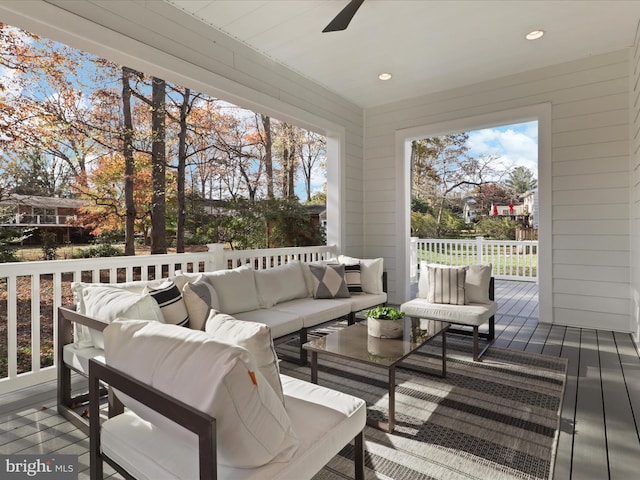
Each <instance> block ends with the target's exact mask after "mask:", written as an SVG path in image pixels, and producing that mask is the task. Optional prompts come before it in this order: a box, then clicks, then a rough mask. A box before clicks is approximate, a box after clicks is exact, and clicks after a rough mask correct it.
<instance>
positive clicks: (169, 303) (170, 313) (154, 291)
mask: <svg viewBox="0 0 640 480" xmlns="http://www.w3.org/2000/svg"><path fill="white" fill-rule="evenodd" d="M147 291H148V293H149V295H150V296H151V298H153V299H154V300H155V301H156V302H158V306H160V311H161V312H162V316H163V317H164V321H165V323H173V324H174V325H180V326H182V327H188V326H189V314H188V313H187V307H186V306H185V304H184V300H183V299H182V294H181V293H180V290H179V289H178V286H177V285H176V284H175V283H173V281H171V280H169V281H167V282H165V283H163V284H162V285H160V286H158V287H147Z"/></svg>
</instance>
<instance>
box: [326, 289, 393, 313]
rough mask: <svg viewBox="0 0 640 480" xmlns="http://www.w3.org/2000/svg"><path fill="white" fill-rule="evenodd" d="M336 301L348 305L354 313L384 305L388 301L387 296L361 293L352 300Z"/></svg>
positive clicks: (340, 299) (337, 299) (353, 296)
mask: <svg viewBox="0 0 640 480" xmlns="http://www.w3.org/2000/svg"><path fill="white" fill-rule="evenodd" d="M334 301H336V302H344V303H347V304H349V305H350V308H351V311H352V312H359V311H361V310H366V309H369V308H372V307H374V306H376V305H382V304H383V303H385V302H386V301H387V294H386V293H379V294H375V293H361V294H359V295H352V296H351V298H336V299H334Z"/></svg>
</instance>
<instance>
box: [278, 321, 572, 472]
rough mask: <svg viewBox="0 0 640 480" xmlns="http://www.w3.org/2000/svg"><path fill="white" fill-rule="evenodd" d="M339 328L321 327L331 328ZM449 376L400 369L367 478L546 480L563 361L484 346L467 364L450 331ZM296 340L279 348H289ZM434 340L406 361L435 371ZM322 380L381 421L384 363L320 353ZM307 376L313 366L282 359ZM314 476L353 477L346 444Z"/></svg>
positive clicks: (368, 436) (466, 346)
mask: <svg viewBox="0 0 640 480" xmlns="http://www.w3.org/2000/svg"><path fill="white" fill-rule="evenodd" d="M340 326H341V325H340V324H336V325H334V326H331V327H329V328H327V329H323V330H324V331H321V332H320V333H327V332H328V331H330V330H331V329H333V328H340ZM447 340H448V342H447V347H448V355H447V360H448V362H447V378H444V379H443V378H439V377H435V376H430V375H423V374H420V373H416V372H413V371H408V370H402V369H398V370H397V371H396V382H397V387H396V429H395V431H394V432H393V433H392V434H387V433H385V432H382V431H380V430H377V429H374V428H371V427H368V426H367V427H366V430H365V449H366V457H365V458H366V469H367V470H366V475H367V478H368V479H373V478H376V479H395V480H401V479H402V480H405V479H406V480H421V479H465V478H468V479H482V480H488V479H491V480H496V479H545V480H546V479H550V478H551V477H552V475H553V461H554V458H555V449H556V444H557V437H558V426H559V414H560V409H561V406H562V395H563V391H564V385H565V379H566V369H567V364H566V360H565V359H560V358H555V357H547V356H542V355H536V354H527V353H522V352H517V351H511V350H504V349H499V348H493V347H492V348H490V349H489V351H488V352H487V353H486V354H485V356H484V357H483V361H482V362H479V363H474V362H472V361H470V349H471V339H470V338H465V337H461V336H458V335H449V336H448V337H447ZM296 347H297V342H295V341H291V342H289V343H288V344H283V345H279V346H278V347H277V349H278V350H283V351H284V350H287V351H288V352H290V353H293V354H295V348H296ZM440 352H441V344H440V343H439V338H438V339H434V341H433V343H430V344H427V345H426V346H425V347H423V348H422V349H421V350H420V351H418V352H416V354H414V355H412V356H411V357H409V358H408V361H409V363H414V364H420V365H424V366H428V365H433V367H434V369H436V370H437V369H438V368H440V365H441V364H440V356H439V353H440ZM318 364H319V375H318V376H319V383H320V385H324V386H327V387H329V388H333V389H336V390H339V391H342V392H347V393H350V394H353V395H355V396H358V397H360V398H363V399H364V400H365V401H366V402H367V410H368V415H370V416H374V417H378V418H380V419H386V415H387V407H388V401H387V377H386V369H383V368H379V367H375V366H369V365H363V364H360V363H355V362H346V361H344V360H342V359H338V358H336V357H331V356H328V355H319V356H318ZM280 368H281V371H282V373H284V374H286V375H290V376H293V377H298V378H302V379H306V380H308V379H309V376H310V372H309V367H308V366H307V367H300V366H298V365H294V364H292V363H289V362H282V363H281V364H280ZM314 478H315V480H325V479H327V480H329V479H346V478H353V447H352V446H351V445H349V446H347V447H345V448H344V449H343V450H342V451H341V452H340V454H339V455H337V456H336V457H335V458H334V459H333V460H332V461H331V462H330V463H329V464H328V465H327V466H326V467H325V468H324V469H323V470H322V471H321V472H320V473H319V474H318V475H317V476H316V477H314Z"/></svg>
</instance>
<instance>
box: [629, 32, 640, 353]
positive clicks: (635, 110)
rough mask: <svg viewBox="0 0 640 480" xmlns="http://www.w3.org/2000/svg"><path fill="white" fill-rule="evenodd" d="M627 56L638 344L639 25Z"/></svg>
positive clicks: (638, 338)
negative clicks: (628, 56) (628, 62)
mask: <svg viewBox="0 0 640 480" xmlns="http://www.w3.org/2000/svg"><path fill="white" fill-rule="evenodd" d="M630 59H631V61H630V66H629V74H630V102H629V103H630V124H631V125H630V135H631V142H630V148H629V151H630V156H629V165H630V173H631V174H630V192H629V193H630V196H629V205H630V210H631V211H630V215H629V221H630V230H631V262H630V265H631V332H632V333H633V336H634V340H635V342H636V345H638V346H639V347H640V24H639V25H638V29H637V30H636V38H635V42H634V45H633V48H632V49H631V53H630Z"/></svg>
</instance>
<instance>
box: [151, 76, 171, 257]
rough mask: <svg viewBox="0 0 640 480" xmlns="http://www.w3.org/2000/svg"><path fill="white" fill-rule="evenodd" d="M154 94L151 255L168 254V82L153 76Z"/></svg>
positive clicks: (152, 102)
mask: <svg viewBox="0 0 640 480" xmlns="http://www.w3.org/2000/svg"><path fill="white" fill-rule="evenodd" d="M151 83H152V94H151V135H152V139H153V140H152V142H153V143H152V145H151V178H152V186H153V199H152V206H151V253H152V254H164V253H167V231H166V211H167V206H166V174H167V161H166V155H165V128H166V127H165V122H166V118H165V117H166V83H165V81H164V80H162V79H161V78H156V77H153V78H152V80H151Z"/></svg>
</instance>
